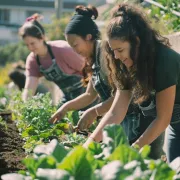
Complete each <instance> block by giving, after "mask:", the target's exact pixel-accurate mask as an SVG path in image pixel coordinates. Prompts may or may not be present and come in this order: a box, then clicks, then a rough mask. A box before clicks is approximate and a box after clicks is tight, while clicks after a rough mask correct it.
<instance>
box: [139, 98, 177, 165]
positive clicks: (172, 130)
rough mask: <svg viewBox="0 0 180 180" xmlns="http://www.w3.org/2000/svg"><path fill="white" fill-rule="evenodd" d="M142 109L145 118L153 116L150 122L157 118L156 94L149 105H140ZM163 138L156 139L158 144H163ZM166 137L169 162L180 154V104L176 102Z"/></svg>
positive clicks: (165, 145) (165, 147)
mask: <svg viewBox="0 0 180 180" xmlns="http://www.w3.org/2000/svg"><path fill="white" fill-rule="evenodd" d="M139 108H140V109H141V111H142V114H143V116H144V118H145V120H146V119H147V118H151V120H150V122H149V124H150V123H151V122H152V121H153V120H154V119H155V118H156V116H157V112H156V101H155V95H154V96H151V101H150V103H149V105H148V106H141V105H140V106H139ZM162 138H163V137H161V138H159V139H157V140H155V141H158V142H157V143H156V144H161V145H162V144H163V142H162ZM163 139H164V141H165V142H164V150H165V152H166V155H167V160H168V162H171V161H173V160H174V159H175V158H176V157H179V156H180V105H179V104H174V108H173V113H172V118H171V122H170V124H169V125H168V127H167V128H166V131H165V138H163Z"/></svg>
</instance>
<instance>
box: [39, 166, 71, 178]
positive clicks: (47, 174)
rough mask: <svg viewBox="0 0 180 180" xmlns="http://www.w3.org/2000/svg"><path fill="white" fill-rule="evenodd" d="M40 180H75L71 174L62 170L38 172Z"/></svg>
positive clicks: (41, 170)
mask: <svg viewBox="0 0 180 180" xmlns="http://www.w3.org/2000/svg"><path fill="white" fill-rule="evenodd" d="M36 175H37V177H38V179H39V180H74V178H73V177H72V176H70V174H69V173H68V172H67V171H65V170H61V169H41V168H39V169H38V170H37V174H36Z"/></svg>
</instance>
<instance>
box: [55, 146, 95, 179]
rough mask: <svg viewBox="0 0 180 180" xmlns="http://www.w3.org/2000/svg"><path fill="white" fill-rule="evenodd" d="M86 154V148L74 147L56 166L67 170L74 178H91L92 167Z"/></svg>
mask: <svg viewBox="0 0 180 180" xmlns="http://www.w3.org/2000/svg"><path fill="white" fill-rule="evenodd" d="M86 155H87V150H86V149H84V148H83V147H80V146H79V147H76V148H75V149H74V150H72V151H71V152H70V153H69V154H68V155H67V157H66V158H65V159H64V160H63V161H62V162H61V163H60V164H59V165H58V166H57V167H58V169H64V170H66V171H68V172H69V173H70V174H71V175H72V176H74V178H75V179H76V180H84V179H86V180H91V177H92V168H91V164H90V163H89V162H88V160H87V158H86Z"/></svg>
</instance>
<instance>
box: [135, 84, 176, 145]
mask: <svg viewBox="0 0 180 180" xmlns="http://www.w3.org/2000/svg"><path fill="white" fill-rule="evenodd" d="M175 94H176V86H175V85H174V86H171V87H169V88H167V89H165V90H163V91H161V92H158V93H157V95H156V110H157V117H156V119H155V120H154V121H153V122H152V123H151V124H150V125H149V127H148V128H147V129H146V131H145V132H144V133H143V134H142V136H141V137H140V138H139V139H138V140H137V141H136V142H135V143H134V144H133V145H135V144H137V145H138V146H139V147H140V148H141V147H143V146H144V145H146V144H150V143H152V142H153V141H154V140H155V139H156V138H157V137H158V136H159V135H160V134H161V133H162V132H163V131H164V130H165V129H166V127H167V126H168V125H169V123H170V121H171V117H172V112H173V107H174V101H175Z"/></svg>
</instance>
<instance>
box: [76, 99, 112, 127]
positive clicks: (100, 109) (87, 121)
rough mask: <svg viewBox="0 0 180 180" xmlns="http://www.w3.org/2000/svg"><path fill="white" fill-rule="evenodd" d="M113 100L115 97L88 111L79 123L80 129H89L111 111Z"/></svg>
mask: <svg viewBox="0 0 180 180" xmlns="http://www.w3.org/2000/svg"><path fill="white" fill-rule="evenodd" d="M113 99H114V97H110V98H109V99H107V100H106V101H104V102H102V103H100V104H98V105H96V106H94V107H92V108H89V109H88V110H86V111H85V112H84V113H83V115H82V116H81V118H80V120H79V122H78V128H79V129H81V130H84V129H87V128H89V127H90V126H91V125H92V123H93V121H94V120H95V119H97V117H98V116H101V115H104V114H105V113H106V112H107V111H108V110H109V109H110V107H111V105H112V102H113Z"/></svg>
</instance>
